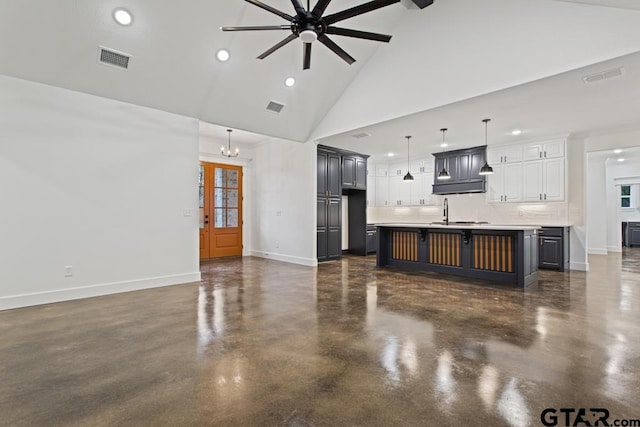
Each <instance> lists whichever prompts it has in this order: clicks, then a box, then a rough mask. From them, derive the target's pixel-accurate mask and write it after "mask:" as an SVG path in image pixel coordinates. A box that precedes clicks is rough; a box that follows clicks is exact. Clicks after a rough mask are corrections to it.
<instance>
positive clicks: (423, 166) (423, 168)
mask: <svg viewBox="0 0 640 427" xmlns="http://www.w3.org/2000/svg"><path fill="white" fill-rule="evenodd" d="M432 171H433V162H432V161H431V162H430V161H429V159H420V160H414V161H413V162H411V173H412V174H413V175H416V174H421V173H427V172H432Z"/></svg>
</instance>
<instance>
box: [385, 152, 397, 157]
mask: <svg viewBox="0 0 640 427" xmlns="http://www.w3.org/2000/svg"><path fill="white" fill-rule="evenodd" d="M387 156H389V157H393V156H395V154H394V153H391V152H389V153H387Z"/></svg>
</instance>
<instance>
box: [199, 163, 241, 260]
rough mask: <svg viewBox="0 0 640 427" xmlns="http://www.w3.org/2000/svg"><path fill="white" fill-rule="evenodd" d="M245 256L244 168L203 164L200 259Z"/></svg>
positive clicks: (201, 174)
mask: <svg viewBox="0 0 640 427" xmlns="http://www.w3.org/2000/svg"><path fill="white" fill-rule="evenodd" d="M232 255H242V167H240V166H231V165H223V164H218V163H201V164H200V259H207V258H215V257H224V256H232Z"/></svg>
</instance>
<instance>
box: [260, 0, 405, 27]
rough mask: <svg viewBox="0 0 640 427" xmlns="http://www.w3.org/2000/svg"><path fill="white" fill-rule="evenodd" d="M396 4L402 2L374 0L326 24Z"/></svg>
mask: <svg viewBox="0 0 640 427" xmlns="http://www.w3.org/2000/svg"><path fill="white" fill-rule="evenodd" d="M247 1H249V0H247ZM394 3H400V0H373V1H370V2H369V3H364V4H361V5H359V6H356V7H352V8H351V9H346V10H343V11H342V12H338V13H334V14H333V15H328V16H325V18H324V22H326V24H327V25H331V24H335V23H336V22H339V21H343V20H345V19H349V18H353V17H354V16H358V15H362V14H363V13H367V12H371V11H374V10H376V9H380V8H382V7H386V6H390V5H392V4H394Z"/></svg>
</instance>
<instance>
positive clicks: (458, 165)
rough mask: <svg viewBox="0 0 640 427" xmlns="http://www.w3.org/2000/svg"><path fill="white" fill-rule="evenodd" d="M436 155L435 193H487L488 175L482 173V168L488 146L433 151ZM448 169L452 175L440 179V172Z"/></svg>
mask: <svg viewBox="0 0 640 427" xmlns="http://www.w3.org/2000/svg"><path fill="white" fill-rule="evenodd" d="M433 156H434V157H435V159H434V162H435V169H434V170H435V171H436V173H435V175H434V178H433V194H464V193H486V192H487V179H486V176H484V175H480V169H481V168H482V166H483V165H484V163H485V160H486V158H487V146H486V145H481V146H479V147H473V148H465V149H462V150H454V151H445V152H442V153H433ZM443 168H444V169H446V170H447V172H449V175H450V176H451V179H448V180H446V181H445V180H438V172H439V171H441V170H442V169H443Z"/></svg>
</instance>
